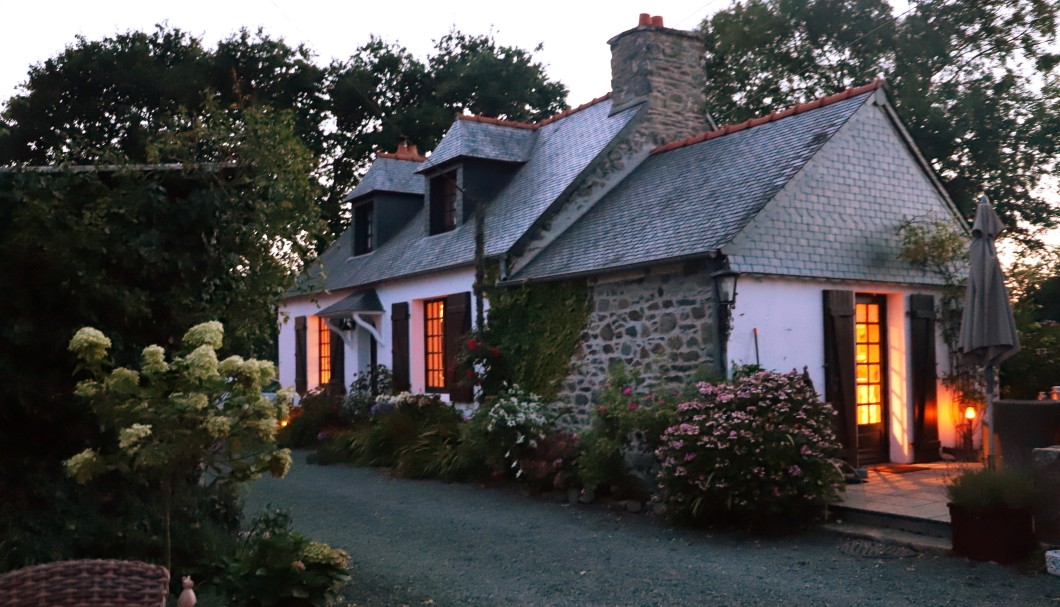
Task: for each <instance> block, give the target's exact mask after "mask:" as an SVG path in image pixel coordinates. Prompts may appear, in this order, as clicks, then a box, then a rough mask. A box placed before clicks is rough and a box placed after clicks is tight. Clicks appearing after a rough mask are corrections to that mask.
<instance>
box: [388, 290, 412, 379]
mask: <svg viewBox="0 0 1060 607" xmlns="http://www.w3.org/2000/svg"><path fill="white" fill-rule="evenodd" d="M390 323H391V336H390V343H391V348H392V349H393V351H392V352H391V354H392V358H391V363H390V372H391V375H392V376H393V382H392V385H393V390H394V393H395V394H397V393H398V392H407V391H408V390H409V389H411V388H412V382H411V380H410V378H411V377H412V375H411V373H410V372H409V304H408V302H400V303H396V304H393V305H391V306H390Z"/></svg>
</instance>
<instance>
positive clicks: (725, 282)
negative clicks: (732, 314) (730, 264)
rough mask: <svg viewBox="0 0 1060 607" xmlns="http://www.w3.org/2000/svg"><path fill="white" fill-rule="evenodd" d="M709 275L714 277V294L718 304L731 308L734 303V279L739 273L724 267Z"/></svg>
mask: <svg viewBox="0 0 1060 607" xmlns="http://www.w3.org/2000/svg"><path fill="white" fill-rule="evenodd" d="M710 276H711V278H713V279H714V294H715V295H716V296H717V297H718V305H721V306H725V307H726V308H729V309H731V308H732V307H733V306H735V305H736V279H737V278H739V276H740V275H739V274H737V273H736V272H733V271H732V270H730V269H729V268H725V269H724V270H719V271H717V272H714V273H713V274H711V275H710Z"/></svg>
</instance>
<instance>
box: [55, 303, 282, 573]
mask: <svg viewBox="0 0 1060 607" xmlns="http://www.w3.org/2000/svg"><path fill="white" fill-rule="evenodd" d="M223 340H224V327H223V326H222V325H221V323H219V322H207V323H202V324H200V325H196V326H195V327H192V328H191V329H189V330H188V332H187V333H186V334H185V335H184V338H183V344H182V349H181V351H179V352H178V353H176V354H175V355H173V356H172V357H171V358H170V359H169V360H168V361H167V359H166V352H165V350H164V349H163V348H162V347H160V346H156V345H152V346H147V347H146V348H144V350H143V354H142V363H141V365H140V369H139V370H135V369H130V368H126V367H117V368H114V369H108V366H109V364H108V361H107V353H108V349H109V348H110V345H111V341H110V339H109V338H107V337H106V336H105V335H103V333H101V332H100V331H98V330H96V329H93V328H90V327H86V328H83V329H81V330H79V331H78V332H77V333H76V334H75V335H74V337H73V339H71V340H70V345H69V349H70V350H71V351H72V352H73V353H74V354H75V355H76V356H77V358H78V365H79V369H80V370H81V371H84V372H87V374H88V375H89V378H88V379H85V380H83V381H81V382H79V383H78V384H77V387H76V390H75V394H76V395H77V396H79V397H80V398H82V399H83V400H85V401H86V402H87V403H88V405H89V406H90V407H91V408H92V411H93V412H94V413H95V415H96V417H97V419H98V421H99V423H100V426H101V428H102V430H103V433H102V439H101V442H100V443H99V444H97V445H93V446H91V447H88V448H86V449H84V450H83V451H81V452H80V453H78V454H76V455H74V456H73V457H71V458H69V459H68V460H66V462H65V468H66V473H67V475H68V476H70V477H71V478H73V479H74V480H76V481H77V482H79V483H89V482H91V481H92V480H93V479H94V478H96V477H98V476H100V475H102V474H105V473H115V474H118V475H120V476H121V477H123V478H124V479H126V480H128V481H129V482H132V483H134V484H136V485H140V486H143V487H149V488H161V491H162V493H163V494H164V495H165V496H167V499H166V500H165V503H166V504H167V506H166V508H169V506H168V504H170V503H171V500H170V499H168V497H171V496H174V495H180V494H183V493H189V492H194V491H196V489H197V488H198V487H199V486H200V485H211V486H221V485H234V484H238V483H240V482H243V481H247V480H251V479H253V478H256V477H257V476H259V475H261V474H262V473H265V472H268V473H270V474H272V475H274V476H279V477H282V476H284V475H286V474H287V471H288V469H289V468H290V466H291V454H290V452H289V451H288V450H286V449H279V448H277V446H276V431H277V429H278V427H279V423H280V421H282V420H284V419H286V418H287V414H288V402H289V395H288V393H286V392H281V393H280V394H279V395H277V397H276V399H274V400H269V399H267V398H265V397H264V396H263V395H262V390H261V389H262V385H263V384H265V383H266V382H268V381H269V380H271V379H272V378H273V377H274V376H275V374H276V370H275V367H274V366H273V364H272V363H270V362H267V361H259V360H254V359H247V360H244V359H243V358H241V357H239V356H230V357H228V358H225V359H224V360H220V361H219V360H218V357H217V349H218V348H220V347H221V345H222V343H223ZM161 514H162V516H163V517H164V518H165V528H166V545H167V546H166V553H167V555H168V554H169V553H170V548H169V545H170V537H169V522H170V514H171V513H170V512H169V511H168V510H166V511H165V512H162V513H161Z"/></svg>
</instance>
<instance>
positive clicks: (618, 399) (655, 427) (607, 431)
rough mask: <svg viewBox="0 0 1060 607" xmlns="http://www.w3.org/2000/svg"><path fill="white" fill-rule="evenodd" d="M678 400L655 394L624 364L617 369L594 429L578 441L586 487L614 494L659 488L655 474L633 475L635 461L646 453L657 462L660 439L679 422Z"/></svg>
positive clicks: (579, 473) (595, 417)
mask: <svg viewBox="0 0 1060 607" xmlns="http://www.w3.org/2000/svg"><path fill="white" fill-rule="evenodd" d="M676 398H677V395H675V394H672V393H669V394H666V393H652V392H651V391H649V390H648V389H647V388H645V387H644V386H643V385H642V382H641V379H640V376H639V375H638V374H637V373H635V372H630V371H628V370H627V369H626V368H625V367H624V366H622V365H616V366H614V367H612V368H611V370H610V373H609V375H608V380H607V385H606V386H605V388H604V390H603V392H602V393H601V395H600V401H601V404H600V405H599V406H597V407H596V410H595V411H594V414H593V417H592V421H591V425H590V428H589V430H588V431H586V432H584V433H582V434H581V435H580V436H579V437H578V438H579V455H578V461H577V476H578V479H579V480H580V481H581V483H582V485H583V486H584V487H585V488H586V489H588V490H590V491H597V490H600V489H604V490H606V491H607V492H609V493H610V494H612V495H621V494H628V493H644V492H646V491H648V490H649V489H650V485H654V480H653V479H651V478H649V477H651V476H652V475H653V472H654V471H653V470H638V471H634V470H632V469H631V466H630V461H628V460H630V459H631V457H629V456H631V454H632V452H633V451H640V452H642V453H646V454H647V459H649V460H650V461H652V462H653V463H654V459H653V456H654V452H655V449H656V448H657V447H658V446H659V437H661V436H662V434H663V431H664V430H666V428H667V427H668V426H670V425H671V424H673V421H674V419H675V418H674V402H675V400H676ZM648 467H649V468H653V467H654V466H648ZM632 472H637V474H639V475H640V478H637V477H635V476H634V475H632V474H631V473H632Z"/></svg>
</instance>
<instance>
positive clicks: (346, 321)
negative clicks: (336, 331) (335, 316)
mask: <svg viewBox="0 0 1060 607" xmlns="http://www.w3.org/2000/svg"><path fill="white" fill-rule="evenodd" d="M339 328H340V329H342V330H343V331H353V329H354V324H353V319H352V318H343V319H342V320H340V321H339Z"/></svg>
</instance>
